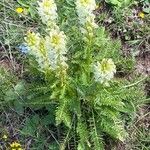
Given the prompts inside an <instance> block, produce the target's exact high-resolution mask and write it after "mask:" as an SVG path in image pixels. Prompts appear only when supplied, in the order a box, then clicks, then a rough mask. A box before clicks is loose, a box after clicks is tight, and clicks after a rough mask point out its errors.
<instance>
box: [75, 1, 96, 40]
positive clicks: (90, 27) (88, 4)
mask: <svg viewBox="0 0 150 150" xmlns="http://www.w3.org/2000/svg"><path fill="white" fill-rule="evenodd" d="M95 9H96V2H95V0H76V10H77V14H78V19H79V23H80V25H81V32H82V33H83V34H84V35H85V36H86V37H87V38H89V37H93V31H94V29H95V28H97V27H98V25H97V24H96V23H95V15H94V14H93V11H94V10H95Z"/></svg>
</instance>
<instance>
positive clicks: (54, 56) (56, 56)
mask: <svg viewBox="0 0 150 150" xmlns="http://www.w3.org/2000/svg"><path fill="white" fill-rule="evenodd" d="M46 48H47V51H48V57H49V60H50V64H51V68H52V69H53V70H56V69H57V68H59V67H60V66H61V67H63V68H65V69H67V67H68V66H67V64H66V61H67V58H66V57H65V56H64V55H66V53H67V48H66V35H65V34H64V32H63V31H60V29H59V27H57V28H55V29H51V30H50V33H49V36H47V37H46Z"/></svg>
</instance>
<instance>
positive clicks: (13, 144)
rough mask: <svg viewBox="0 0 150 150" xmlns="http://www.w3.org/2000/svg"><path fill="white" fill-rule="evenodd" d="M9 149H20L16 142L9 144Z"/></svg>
mask: <svg viewBox="0 0 150 150" xmlns="http://www.w3.org/2000/svg"><path fill="white" fill-rule="evenodd" d="M10 147H11V148H12V149H16V148H18V149H19V148H20V147H21V144H20V143H18V142H12V143H11V144H10Z"/></svg>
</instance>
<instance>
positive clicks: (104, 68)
mask: <svg viewBox="0 0 150 150" xmlns="http://www.w3.org/2000/svg"><path fill="white" fill-rule="evenodd" d="M115 73H116V66H115V64H114V62H113V61H112V59H103V60H102V61H101V63H99V62H97V63H96V64H95V65H94V78H95V81H96V82H100V83H107V82H108V81H110V80H111V79H112V78H113V77H114V74H115Z"/></svg>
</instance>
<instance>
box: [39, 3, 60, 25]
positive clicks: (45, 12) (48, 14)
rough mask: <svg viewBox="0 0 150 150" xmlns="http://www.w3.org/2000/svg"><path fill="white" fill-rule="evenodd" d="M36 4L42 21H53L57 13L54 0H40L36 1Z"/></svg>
mask: <svg viewBox="0 0 150 150" xmlns="http://www.w3.org/2000/svg"><path fill="white" fill-rule="evenodd" d="M38 4H39V7H38V8H37V9H38V13H39V15H40V17H41V19H42V22H43V23H44V24H47V25H51V24H53V23H55V22H56V19H57V17H58V15H57V6H56V4H55V2H54V0H42V1H41V2H38Z"/></svg>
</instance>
